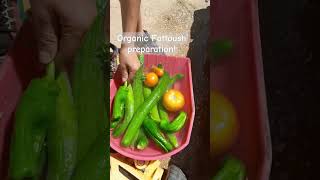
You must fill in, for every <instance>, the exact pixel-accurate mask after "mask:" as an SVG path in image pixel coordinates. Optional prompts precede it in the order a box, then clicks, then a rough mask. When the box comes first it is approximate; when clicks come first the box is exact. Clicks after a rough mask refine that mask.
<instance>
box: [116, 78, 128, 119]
mask: <svg viewBox="0 0 320 180" xmlns="http://www.w3.org/2000/svg"><path fill="white" fill-rule="evenodd" d="M127 95H128V88H127V82H126V83H125V84H124V85H123V86H120V87H119V89H118V91H117V93H116V95H115V97H114V103H113V113H112V119H113V120H114V121H118V120H120V119H121V118H122V117H123V116H124V109H125V103H126V99H127Z"/></svg>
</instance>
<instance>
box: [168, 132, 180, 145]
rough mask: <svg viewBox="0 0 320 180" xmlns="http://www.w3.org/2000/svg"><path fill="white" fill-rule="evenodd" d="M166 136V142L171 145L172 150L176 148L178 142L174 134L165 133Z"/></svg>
mask: <svg viewBox="0 0 320 180" xmlns="http://www.w3.org/2000/svg"><path fill="white" fill-rule="evenodd" d="M166 135H167V138H168V140H169V141H170V143H171V144H172V146H173V147H174V148H178V147H179V142H178V139H177V136H176V135H175V134H174V133H167V134H166Z"/></svg>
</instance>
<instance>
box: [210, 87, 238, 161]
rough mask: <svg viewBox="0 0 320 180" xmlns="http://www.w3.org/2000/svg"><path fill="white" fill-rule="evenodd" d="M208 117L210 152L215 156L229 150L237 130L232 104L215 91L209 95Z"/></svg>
mask: <svg viewBox="0 0 320 180" xmlns="http://www.w3.org/2000/svg"><path fill="white" fill-rule="evenodd" d="M210 119H211V120H210V144H211V153H212V154H213V155H214V156H215V155H219V154H221V153H224V152H226V151H228V150H229V148H230V147H231V146H232V144H233V143H234V141H235V139H236V137H237V135H238V131H239V123H238V121H237V116H236V111H235V109H234V106H233V105H232V103H231V102H230V101H229V100H228V99H227V98H226V97H224V96H223V95H222V94H220V93H218V92H216V91H213V92H211V95H210Z"/></svg>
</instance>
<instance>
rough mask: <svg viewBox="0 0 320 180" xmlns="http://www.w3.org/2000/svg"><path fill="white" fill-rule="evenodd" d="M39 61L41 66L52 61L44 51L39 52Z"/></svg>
mask: <svg viewBox="0 0 320 180" xmlns="http://www.w3.org/2000/svg"><path fill="white" fill-rule="evenodd" d="M39 61H40V62H41V63H43V64H48V63H50V62H51V61H52V57H51V56H50V54H49V53H47V52H45V51H40V52H39Z"/></svg>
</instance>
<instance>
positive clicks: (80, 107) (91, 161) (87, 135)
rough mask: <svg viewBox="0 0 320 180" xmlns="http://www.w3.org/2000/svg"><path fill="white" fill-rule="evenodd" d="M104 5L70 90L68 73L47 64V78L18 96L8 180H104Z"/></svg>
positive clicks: (84, 44)
mask: <svg viewBox="0 0 320 180" xmlns="http://www.w3.org/2000/svg"><path fill="white" fill-rule="evenodd" d="M106 5H107V1H106V0H97V8H98V12H99V13H98V15H97V16H96V19H95V21H94V22H93V24H92V25H91V27H90V29H89V30H88V32H87V33H86V34H85V36H84V39H83V41H82V45H81V47H80V49H79V50H78V51H77V53H76V56H75V63H74V66H73V74H72V75H73V77H72V78H73V79H72V80H73V81H72V85H71V84H70V83H69V78H68V75H67V72H65V71H64V70H55V67H54V66H55V65H54V63H51V64H49V65H48V67H47V73H46V75H45V76H44V77H42V78H35V79H33V80H31V82H30V83H29V85H28V87H27V89H26V90H25V91H24V93H23V94H22V97H21V99H20V101H19V103H18V105H17V109H16V112H15V124H14V131H13V135H12V139H11V147H10V162H9V166H10V167H9V176H10V179H43V178H42V177H43V176H46V179H48V180H80V179H81V180H91V179H95V180H105V179H108V177H109V175H108V174H107V173H105V171H106V169H108V166H109V155H108V151H109V147H108V141H107V140H108V138H107V137H108V136H109V131H108V129H109V127H108V126H109V123H108V122H109V120H108V117H109V115H108V111H107V107H108V103H109V100H108V99H107V97H108V96H107V93H108V90H109V88H106V87H107V86H106V84H107V83H106V82H105V80H106V79H107V80H108V78H107V76H106V74H107V73H106V71H107V69H106V68H105V65H106V59H107V57H106V56H107V52H102V53H103V56H101V54H102V53H101V49H103V48H104V47H105V43H106V39H105V31H104V16H105V13H106ZM56 72H57V73H56ZM46 169H47V170H46Z"/></svg>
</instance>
